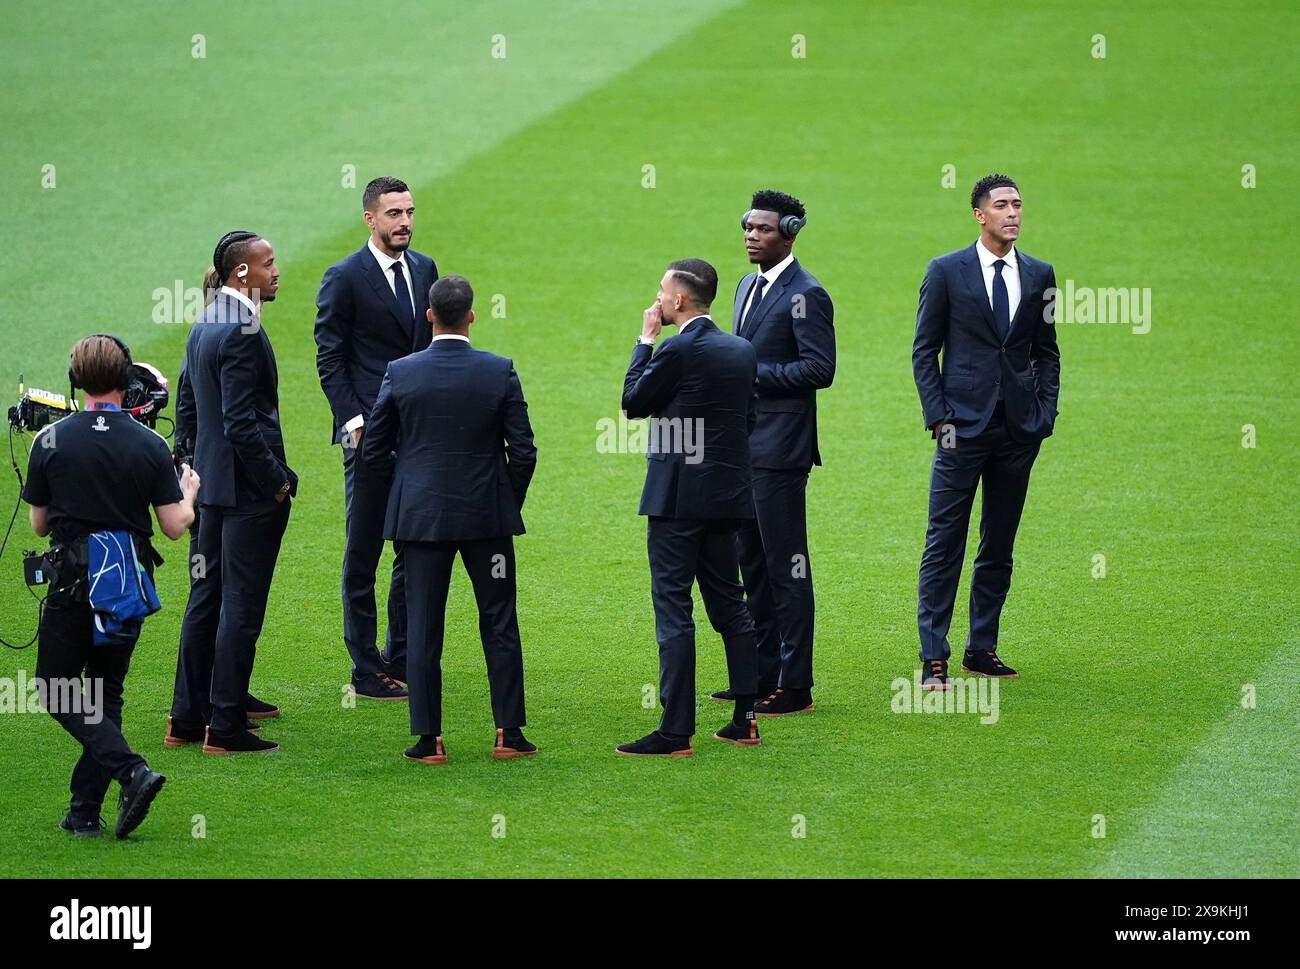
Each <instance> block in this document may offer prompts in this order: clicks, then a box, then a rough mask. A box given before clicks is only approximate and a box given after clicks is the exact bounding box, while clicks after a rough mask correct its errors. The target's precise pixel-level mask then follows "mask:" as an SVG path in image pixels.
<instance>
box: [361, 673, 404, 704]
mask: <svg viewBox="0 0 1300 969" xmlns="http://www.w3.org/2000/svg"><path fill="white" fill-rule="evenodd" d="M348 692H349V693H351V694H352V695H353V696H359V697H361V698H363V699H366V700H408V699H410V697H408V696H407V694H406V689H405V688H404V687H402V686H401V685H400V684H399V683H398V682H397V681H396V680H394V679H393V678H392V677H391V676H389V675H388V674H387V673H362V674H361V675H360V676H358V675H357V674H356V673H353V674H352V682H351V683H349V684H348Z"/></svg>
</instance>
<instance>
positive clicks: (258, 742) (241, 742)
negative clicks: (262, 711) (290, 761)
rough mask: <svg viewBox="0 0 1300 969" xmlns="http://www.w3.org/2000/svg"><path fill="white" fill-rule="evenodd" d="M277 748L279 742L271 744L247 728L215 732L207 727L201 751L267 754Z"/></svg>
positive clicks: (207, 752) (221, 754)
mask: <svg viewBox="0 0 1300 969" xmlns="http://www.w3.org/2000/svg"><path fill="white" fill-rule="evenodd" d="M279 749H280V745H279V744H273V743H271V741H269V740H262V739H261V738H260V737H254V736H253V735H252V734H251V733H250V732H249V731H247V730H239V731H236V732H235V733H217V732H216V731H215V730H213V729H212V728H211V727H209V728H208V732H207V737H206V739H205V740H204V741H203V752H204V753H205V754H215V755H218V756H224V755H225V754H269V753H270V752H271V751H273V750H279Z"/></svg>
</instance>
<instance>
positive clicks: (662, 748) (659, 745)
mask: <svg viewBox="0 0 1300 969" xmlns="http://www.w3.org/2000/svg"><path fill="white" fill-rule="evenodd" d="M616 749H617V751H618V753H620V754H623V755H624V756H625V757H689V756H691V754H693V753H695V750H694V748H692V747H691V738H690V737H681V738H675V737H665V736H664V735H663V734H661V733H660V732H659V731H658V730H656V731H654V732H653V733H649V734H646V735H645V736H644V737H642V738H641V739H640V740H634V741H633V742H632V743H630V744H619V745H618V747H617V748H616Z"/></svg>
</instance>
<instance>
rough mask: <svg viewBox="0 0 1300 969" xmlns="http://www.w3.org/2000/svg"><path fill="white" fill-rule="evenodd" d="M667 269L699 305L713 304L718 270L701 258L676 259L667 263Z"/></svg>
mask: <svg viewBox="0 0 1300 969" xmlns="http://www.w3.org/2000/svg"><path fill="white" fill-rule="evenodd" d="M668 271H669V272H670V273H672V274H673V279H675V280H677V281H678V282H679V283H681V284H682V285H683V286H685V287H686V291H687V292H688V293H690V294H691V299H693V300H694V301H695V302H696V303H698V304H699V305H700V306H711V305H712V304H713V297H715V296H717V295H718V271H717V270H716V269H714V268H713V267H712V266H710V265H709V264H708V263H707V262H705V261H704V260H703V259H678V260H676V261H675V262H670V263H669V264H668Z"/></svg>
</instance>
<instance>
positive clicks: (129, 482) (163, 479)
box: [23, 334, 199, 838]
mask: <svg viewBox="0 0 1300 969" xmlns="http://www.w3.org/2000/svg"><path fill="white" fill-rule="evenodd" d="M130 376H131V351H130V350H129V349H128V348H127V346H126V344H124V343H123V342H122V341H121V340H119V339H118V338H117V337H114V336H109V335H107V334H96V335H94V336H89V337H86V338H85V339H84V340H81V341H79V342H78V343H77V344H76V346H74V347H73V348H72V354H71V359H70V366H69V368H68V380H69V383H70V384H71V386H72V388H73V390H74V391H75V390H76V389H78V388H80V389H81V390H82V391H83V392H84V393H83V398H84V406H83V409H82V410H80V411H78V412H76V413H73V414H71V415H69V416H67V417H65V418H63V419H62V420H60V421H57V422H55V423H53V424H49V425H47V426H46V427H44V428H42V429H41V431H40V433H39V434H38V435H37V436H36V439H35V441H34V442H33V445H32V449H31V455H30V457H29V461H28V467H27V480H26V482H25V483H24V485H23V500H24V501H26V502H27V504H28V505H29V506H30V508H29V510H28V518H29V520H30V522H31V526H32V530H33V531H35V532H36V534H37V535H40V536H42V537H45V536H47V535H48V536H50V542H51V547H50V552H49V553H48V555H47V556H46V561H47V562H53V563H54V566H53V575H52V576H51V578H50V591H49V593H48V595H47V596H46V599H45V605H44V608H43V609H42V611H41V624H40V633H39V639H40V645H39V647H38V650H37V655H36V676H37V681H38V683H39V684H40V685H41V688H42V689H43V690H44V691H45V692H44V695H43V696H42V705H43V706H44V707H45V709H46V710H47V711H48V712H49V713H50V715H51V716H52V717H53V718H54V719H55V720H56V721H58V723H59V725H60V726H61V727H63V729H64V730H66V731H67V732H68V733H69V734H70V735H71V736H72V737H73V738H74V739H75V740H77V741H78V742H79V743H80V744H81V748H82V753H81V758H80V759H79V760H78V761H77V765H76V767H75V768H74V769H73V772H72V782H71V792H72V801H71V803H70V805H69V807H68V813H67V815H66V816H65V817H64V818H63V820H62V822H60V824H59V827H60V828H62V829H63V830H64V831H67V832H68V833H70V834H74V835H82V836H85V835H98V834H99V833H100V831H101V828H102V821H101V820H100V816H99V814H100V810H101V807H102V805H103V801H104V796H105V794H106V793H107V792H108V788H109V785H110V783H111V782H112V781H113V780H117V781H118V782H119V783H120V784H121V795H120V798H119V807H118V815H117V824H116V828H115V831H116V834H117V836H118V837H119V838H124V837H126V836H127V835H128V834H130V833H131V831H133V830H134V829H135V828H136V827H137V826H139V824H140V822H141V821H143V820H144V818H145V815H146V814H147V812H148V810H149V806H150V804H151V803H152V802H153V799H154V797H155V795H157V793H158V791H159V790H161V788H162V786H163V781H164V780H165V778H164V777H163V776H162V775H161V774H158V773H156V772H154V771H152V770H150V769H149V765H148V764H146V763H145V760H144V758H143V757H141V756H140V755H139V754H137V753H135V752H133V751H132V750H131V748H130V746H129V745H128V744H127V742H126V739H125V738H124V737H123V736H122V690H123V683H124V681H125V679H126V674H127V669H128V667H129V666H130V662H131V653H132V651H133V650H134V649H135V643H136V640H137V638H138V637H139V634H140V623H141V621H142V617H143V615H145V614H147V613H148V611H150V608H149V606H148V605H146V606H145V608H143V609H141V610H139V611H138V612H137V613H136V614H135V615H134V616H132V618H130V619H129V620H128V621H122V622H117V621H116V620H117V619H118V618H119V617H120V616H121V615H122V612H121V611H117V612H114V611H105V609H104V606H105V602H104V600H103V599H102V598H101V597H100V596H99V593H100V592H101V591H106V590H107V589H108V587H109V586H110V581H111V580H112V579H114V578H117V579H118V582H117V583H115V586H116V589H117V590H119V591H135V590H142V589H143V588H144V581H145V580H143V579H141V578H140V570H143V572H144V574H145V575H147V576H148V577H149V579H148V582H149V585H148V588H149V590H150V592H152V574H153V568H154V565H155V564H156V563H157V562H159V561H161V560H160V559H158V558H157V556H156V553H155V552H154V550H153V546H152V545H151V544H150V543H149V539H150V537H151V536H152V535H153V528H152V523H151V522H150V519H149V508H150V506H152V507H153V509H154V513H155V514H156V515H157V517H158V525H159V527H160V528H161V529H162V531H163V533H164V534H165V535H166V536H167V537H168V538H170V539H177V538H180V537H181V536H182V535H183V534H184V533H185V529H186V527H187V526H188V525H189V523H190V522H191V521H192V520H193V518H194V497H195V495H196V494H197V493H198V490H199V477H198V475H196V474H195V473H194V472H193V471H192V470H191V469H190V467H189V465H182V466H181V476H180V481H179V483H178V482H177V476H176V470H175V467H174V466H173V464H172V459H171V452H170V450H169V448H168V447H167V442H166V441H165V440H163V439H162V438H161V437H160V436H159V435H158V434H157V433H156V432H154V431H152V430H150V429H149V428H147V427H145V426H144V425H143V424H140V423H138V422H136V421H135V420H133V419H132V417H131V416H130V415H129V414H127V413H126V412H124V411H123V410H122V392H123V391H124V390H126V388H127V386H128V383H129V381H130ZM104 536H116V537H117V538H120V539H121V541H120V543H118V542H117V541H116V539H115V538H105V537H104ZM97 538H99V539H102V541H103V546H104V547H107V546H108V545H109V543H110V542H112V544H113V546H114V548H115V549H116V551H117V552H118V554H119V560H118V562H117V564H116V567H115V569H114V570H113V571H110V570H109V569H107V568H105V567H104V565H103V564H102V563H101V564H99V565H98V566H97V571H96V574H95V575H93V576H92V575H91V574H90V572H91V562H92V559H93V556H92V553H91V551H90V543H91V542H94V541H95V540H96V539H97ZM131 580H134V584H133V583H132V582H131ZM151 605H152V607H154V608H156V606H157V602H156V600H155V601H154V602H153V603H152V604H151ZM69 687H70V688H69Z"/></svg>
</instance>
